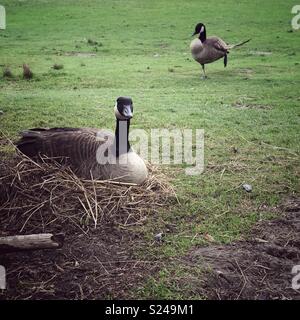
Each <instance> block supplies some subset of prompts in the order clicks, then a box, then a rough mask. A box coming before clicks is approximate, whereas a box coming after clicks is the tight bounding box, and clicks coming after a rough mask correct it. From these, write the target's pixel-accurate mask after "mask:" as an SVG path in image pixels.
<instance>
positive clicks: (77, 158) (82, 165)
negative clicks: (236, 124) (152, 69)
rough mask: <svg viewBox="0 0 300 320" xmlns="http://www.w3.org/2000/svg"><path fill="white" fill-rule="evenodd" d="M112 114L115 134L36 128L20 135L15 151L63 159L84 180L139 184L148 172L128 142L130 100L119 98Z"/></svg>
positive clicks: (34, 156) (97, 131)
mask: <svg viewBox="0 0 300 320" xmlns="http://www.w3.org/2000/svg"><path fill="white" fill-rule="evenodd" d="M114 112H115V116H116V129H115V134H113V133H111V132H109V131H106V130H99V129H93V128H51V129H41V128H35V129H30V130H26V131H23V132H22V133H21V136H22V138H21V139H20V140H19V141H18V142H17V148H18V149H19V150H20V151H21V152H22V153H24V154H25V155H26V156H28V157H30V158H36V157H39V156H40V155H46V156H47V157H50V158H53V157H55V158H61V159H65V160H66V161H67V163H68V164H70V165H71V168H72V169H73V170H74V172H75V173H76V174H78V176H80V177H82V178H85V179H91V177H92V178H93V179H97V180H106V179H114V180H115V181H120V182H126V183H135V184H141V183H143V182H144V181H145V180H146V178H147V176H148V171H147V167H146V165H145V163H144V161H143V160H142V159H141V158H140V157H139V156H138V154H136V153H135V152H134V151H133V150H132V149H131V147H130V143H129V140H128V135H129V127H130V119H131V118H132V116H133V103H132V99H131V98H129V97H119V98H118V99H117V101H116V105H115V108H114Z"/></svg>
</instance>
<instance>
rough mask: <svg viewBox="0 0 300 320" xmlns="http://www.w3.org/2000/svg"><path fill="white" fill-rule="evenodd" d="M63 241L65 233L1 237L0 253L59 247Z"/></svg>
mask: <svg viewBox="0 0 300 320" xmlns="http://www.w3.org/2000/svg"><path fill="white" fill-rule="evenodd" d="M63 243H64V235H63V234H56V235H53V234H52V233H40V234H30V235H17V236H8V237H0V254H3V253H8V252H15V251H25V250H39V249H59V248H61V247H62V246H63Z"/></svg>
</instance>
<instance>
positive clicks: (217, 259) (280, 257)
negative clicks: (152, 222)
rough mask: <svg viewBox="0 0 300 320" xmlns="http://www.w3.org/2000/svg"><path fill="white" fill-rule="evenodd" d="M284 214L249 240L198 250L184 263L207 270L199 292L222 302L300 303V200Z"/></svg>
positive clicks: (263, 224) (290, 203)
mask: <svg viewBox="0 0 300 320" xmlns="http://www.w3.org/2000/svg"><path fill="white" fill-rule="evenodd" d="M282 210H283V211H284V212H283V214H282V216H281V217H280V218H277V219H274V220H272V221H264V222H261V223H258V224H257V225H256V226H255V228H254V229H253V231H252V233H251V235H250V236H249V238H248V239H247V240H244V241H239V242H235V243H232V244H229V245H215V246H208V247H201V248H194V249H193V250H192V252H191V253H190V254H189V255H187V256H186V257H185V258H184V263H185V264H187V265H189V266H190V267H191V270H193V268H198V267H199V266H200V267H201V266H202V267H203V268H204V270H205V271H204V274H203V279H205V280H204V283H203V282H201V288H199V289H198V292H199V293H200V294H202V295H204V296H206V297H207V298H208V299H222V300H224V299H225V300H229V299H230V300H232V299H247V300H248V299H251V300H252V299H256V300H261V299H264V300H265V299H268V300H269V299H272V300H273V299H297V300H298V299H300V290H294V289H292V278H293V277H294V275H293V274H292V268H293V266H295V265H300V201H299V199H298V200H297V199H293V200H289V201H288V202H287V203H285V205H284V206H282ZM195 285H198V284H196V283H195Z"/></svg>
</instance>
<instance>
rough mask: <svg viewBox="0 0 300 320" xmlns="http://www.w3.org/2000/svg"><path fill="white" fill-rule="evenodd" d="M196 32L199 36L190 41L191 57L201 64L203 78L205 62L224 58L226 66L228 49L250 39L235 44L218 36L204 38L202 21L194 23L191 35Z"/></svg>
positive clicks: (204, 30) (204, 29)
mask: <svg viewBox="0 0 300 320" xmlns="http://www.w3.org/2000/svg"><path fill="white" fill-rule="evenodd" d="M196 34H197V35H199V38H196V39H194V40H193V41H192V42H191V45H190V48H191V52H192V56H193V58H194V59H195V60H196V61H197V62H199V63H200V64H201V66H202V69H203V74H204V76H203V78H204V79H205V78H206V74H205V65H206V64H208V63H211V62H214V61H216V60H219V59H221V58H224V67H226V66H227V54H228V53H229V50H230V49H233V48H236V47H239V46H242V45H243V44H245V43H247V42H249V41H250V40H251V39H249V40H246V41H244V42H241V43H238V44H235V45H228V44H226V43H225V42H224V41H223V40H222V39H221V38H219V37H208V38H206V28H205V25H204V24H203V23H198V24H197V25H196V27H195V32H194V33H193V36H194V35H196Z"/></svg>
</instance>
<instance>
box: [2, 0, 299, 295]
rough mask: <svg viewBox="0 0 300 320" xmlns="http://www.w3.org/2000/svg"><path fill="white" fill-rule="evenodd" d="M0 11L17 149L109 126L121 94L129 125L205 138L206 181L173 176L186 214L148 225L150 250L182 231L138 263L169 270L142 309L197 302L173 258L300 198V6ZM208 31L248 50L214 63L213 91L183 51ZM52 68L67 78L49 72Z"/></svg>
mask: <svg viewBox="0 0 300 320" xmlns="http://www.w3.org/2000/svg"><path fill="white" fill-rule="evenodd" d="M1 4H2V5H4V6H5V7H6V12H7V28H6V30H0V31H1V32H0V64H1V66H2V67H4V66H9V68H10V69H11V70H12V72H13V74H14V77H13V78H12V79H6V78H3V77H2V76H1V77H0V110H2V111H3V112H4V114H3V115H0V128H1V131H3V132H4V133H5V134H6V135H8V136H9V137H10V138H11V139H16V138H17V136H18V132H19V131H21V130H23V129H26V128H30V127H40V126H45V127H51V126H75V127H77V126H85V127H99V128H102V127H105V128H107V127H108V128H111V129H113V128H114V122H115V120H114V115H113V112H112V108H113V105H114V100H115V98H117V97H118V96H120V95H129V96H131V97H132V98H133V101H134V105H135V116H134V119H133V121H132V127H133V128H144V129H146V130H148V131H150V129H151V128H180V129H184V128H191V129H196V128H199V129H204V130H205V172H204V173H203V174H201V175H199V176H193V177H192V176H187V175H185V174H184V168H183V166H169V167H167V168H166V167H165V168H164V171H166V173H167V174H168V175H169V176H170V177H172V179H173V180H172V183H173V185H174V186H175V188H176V192H177V194H178V198H179V200H180V205H177V206H174V207H171V208H168V209H165V210H162V212H161V216H159V217H157V216H154V217H150V218H149V220H148V221H147V222H146V223H145V225H143V226H142V227H141V229H142V231H143V232H144V235H145V237H146V238H149V239H152V238H153V235H154V234H155V233H157V232H160V231H163V232H165V230H166V228H167V227H166V226H167V225H173V226H174V230H173V231H172V232H170V233H167V234H166V241H165V242H164V243H163V245H161V246H157V247H153V248H150V249H149V248H140V249H139V250H138V252H137V255H140V256H141V257H145V256H148V255H152V256H155V257H156V259H158V260H160V261H164V260H166V259H167V260H168V261H170V263H168V264H167V266H166V267H163V268H162V269H161V271H160V272H158V273H157V274H154V275H152V276H151V277H150V278H149V279H145V282H144V284H142V285H141V286H139V287H138V288H136V290H134V291H133V292H132V293H131V295H132V297H135V298H137V297H143V298H149V297H155V298H199V297H198V296H197V294H196V293H195V294H193V293H191V292H190V290H189V289H188V288H186V287H185V286H180V285H178V282H176V280H174V279H177V278H178V277H182V278H184V275H185V273H188V270H185V269H184V268H182V267H179V266H178V265H177V263H176V261H177V259H179V258H180V257H182V256H183V255H185V254H186V253H188V252H189V250H190V249H191V248H192V247H193V246H195V245H197V244H208V243H209V242H208V240H207V239H208V238H207V236H205V234H209V235H210V236H212V237H213V238H214V239H215V241H216V242H217V243H228V242H231V241H233V240H236V239H241V238H243V237H244V236H245V235H246V234H247V233H248V232H249V230H250V228H251V227H252V226H253V225H254V223H256V222H257V221H258V220H259V219H269V218H272V217H273V216H274V207H275V206H276V205H278V204H280V203H281V202H282V201H283V199H285V198H288V197H291V196H292V195H295V194H298V193H299V152H300V150H299V139H300V135H299V132H300V130H299V120H300V109H299V106H300V95H299V88H300V72H299V71H300V64H299V63H300V61H299V58H300V54H299V39H300V33H299V32H296V31H292V30H291V19H292V14H291V8H292V6H293V5H294V4H295V1H292V0H277V1H272V0H267V1H263V2H262V1H259V0H254V1H251V2H249V1H245V0H243V1H239V3H237V2H236V1H234V0H223V1H219V0H208V1H197V0H194V1H185V2H183V1H177V0H176V1H166V0H164V1H161V0H160V1H157V0H154V1H138V0H128V1H108V0H102V1H96V0H87V1H83V0H82V1H76V0H72V1H71V0H67V1H58V0H53V1H51V0H49V1H47V0H40V1H39V0H28V1H17V0H2V1H1ZM200 21H201V22H204V23H205V24H206V27H207V32H208V35H218V36H220V37H221V38H223V39H224V40H225V41H226V42H228V43H237V42H239V41H242V40H246V39H248V38H251V39H252V40H251V42H249V43H248V44H246V45H245V46H243V47H241V48H239V49H236V50H233V51H232V52H231V53H230V55H229V61H228V67H227V68H226V69H224V67H223V63H222V61H218V62H216V63H214V64H211V65H208V66H207V68H206V71H207V75H208V77H209V78H208V79H207V80H205V81H204V80H202V79H201V78H200V75H201V67H200V65H198V64H197V63H196V62H194V61H193V59H192V58H191V55H190V51H189V43H190V41H191V34H192V33H193V31H194V26H195V24H196V23H197V22H200ZM88 39H91V40H92V41H88ZM89 42H90V43H89ZM91 42H92V43H91ZM93 42H97V44H95V43H93ZM23 63H27V64H29V66H30V67H31V69H32V71H33V72H34V78H33V79H32V80H30V81H27V80H23V79H22V76H21V74H22V64H23ZM55 63H56V64H62V65H63V66H64V67H63V69H61V70H53V68H51V67H52V66H53V64H55ZM234 148H237V149H238V151H239V152H237V153H235V152H233V149H234ZM242 183H250V184H251V185H252V186H253V192H252V193H246V192H245V191H244V190H243V189H242V188H241V187H240V186H241V184H242ZM199 272H200V270H199ZM188 292H189V293H188ZM187 293H188V294H187Z"/></svg>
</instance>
